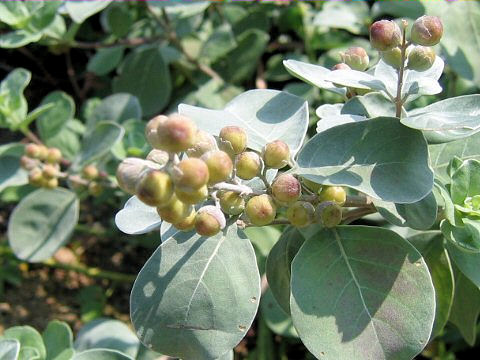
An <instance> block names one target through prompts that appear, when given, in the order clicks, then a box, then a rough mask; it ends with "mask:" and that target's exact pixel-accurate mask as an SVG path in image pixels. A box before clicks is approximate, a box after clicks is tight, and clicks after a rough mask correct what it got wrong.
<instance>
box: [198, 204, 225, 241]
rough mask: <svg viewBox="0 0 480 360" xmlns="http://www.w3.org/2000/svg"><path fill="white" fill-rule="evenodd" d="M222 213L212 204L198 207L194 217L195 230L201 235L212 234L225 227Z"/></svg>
mask: <svg viewBox="0 0 480 360" xmlns="http://www.w3.org/2000/svg"><path fill="white" fill-rule="evenodd" d="M225 225H226V220H225V216H224V215H223V213H222V212H221V211H220V209H218V208H217V207H215V206H213V205H207V206H204V207H202V208H200V209H199V210H198V212H197V215H196V217H195V230H196V231H197V233H198V234H199V235H202V236H214V235H216V234H218V233H219V232H220V230H222V229H223V228H225Z"/></svg>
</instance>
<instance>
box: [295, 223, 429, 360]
mask: <svg viewBox="0 0 480 360" xmlns="http://www.w3.org/2000/svg"><path fill="white" fill-rule="evenodd" d="M291 286H292V295H291V297H290V307H291V310H292V319H293V323H294V325H295V328H296V329H297V332H298V334H299V336H300V338H301V340H302V342H303V343H304V344H305V346H306V347H307V348H308V350H309V351H310V352H312V353H313V355H315V356H316V357H317V358H320V359H327V360H328V359H335V360H336V359H356V360H357V359H358V360H362V359H412V358H414V357H415V355H417V354H418V353H420V352H421V351H422V349H423V348H424V347H425V345H426V344H427V343H428V340H429V338H430V334H431V331H432V326H433V321H434V315H435V291H434V287H433V284H432V279H431V277H430V273H429V271H428V268H427V265H426V264H425V261H424V260H423V258H422V256H421V255H420V253H419V252H418V251H417V250H416V249H415V248H414V247H413V246H412V245H411V244H410V243H409V242H408V241H406V240H405V239H403V238H402V237H400V236H399V235H397V234H396V233H394V232H392V231H390V230H387V229H383V228H378V227H366V226H351V225H349V226H339V227H337V228H335V229H324V230H321V231H320V232H319V233H318V234H317V235H316V236H314V237H311V238H309V239H308V240H307V241H306V242H305V243H304V244H303V246H302V247H301V249H300V251H299V252H298V254H297V255H296V256H295V259H294V260H293V263H292V279H291Z"/></svg>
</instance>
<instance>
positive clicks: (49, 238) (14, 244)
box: [8, 188, 79, 262]
mask: <svg viewBox="0 0 480 360" xmlns="http://www.w3.org/2000/svg"><path fill="white" fill-rule="evenodd" d="M78 209H79V201H78V198H77V196H76V195H75V193H73V192H71V191H68V190H66V189H63V188H57V189H55V190H45V189H39V190H37V191H35V192H33V193H31V194H30V195H28V196H27V197H25V198H24V199H23V200H22V201H21V202H20V204H18V206H17V207H16V208H15V210H14V211H13V212H12V215H11V216H10V221H9V223H8V240H9V244H10V247H11V248H12V250H13V252H14V253H15V255H16V256H17V257H18V258H20V259H22V260H27V261H29V262H39V261H43V260H46V259H48V258H49V257H51V256H52V255H53V254H54V253H55V252H56V251H57V250H58V248H60V247H61V246H62V245H64V244H65V243H66V241H67V240H68V238H69V236H70V234H71V232H72V231H73V229H74V227H75V225H76V224H77V221H78Z"/></svg>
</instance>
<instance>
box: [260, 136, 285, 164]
mask: <svg viewBox="0 0 480 360" xmlns="http://www.w3.org/2000/svg"><path fill="white" fill-rule="evenodd" d="M289 160H290V148H289V147H288V145H287V144H286V143H284V142H283V141H281V140H275V141H273V142H271V143H268V144H267V145H265V147H264V148H263V161H264V163H265V166H267V167H270V168H274V169H281V168H283V167H285V166H287V165H288V161H289Z"/></svg>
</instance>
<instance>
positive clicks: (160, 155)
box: [146, 149, 169, 165]
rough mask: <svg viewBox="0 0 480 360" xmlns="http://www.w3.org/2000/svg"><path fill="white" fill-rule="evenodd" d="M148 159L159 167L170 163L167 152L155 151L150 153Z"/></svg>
mask: <svg viewBox="0 0 480 360" xmlns="http://www.w3.org/2000/svg"><path fill="white" fill-rule="evenodd" d="M146 159H147V160H150V161H153V162H155V163H157V164H159V165H165V164H166V163H167V162H168V159H169V155H168V153H167V152H166V151H163V150H158V149H153V150H152V151H150V152H149V153H148V155H147V158H146Z"/></svg>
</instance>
